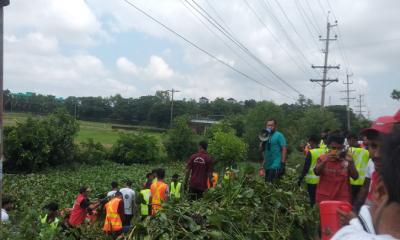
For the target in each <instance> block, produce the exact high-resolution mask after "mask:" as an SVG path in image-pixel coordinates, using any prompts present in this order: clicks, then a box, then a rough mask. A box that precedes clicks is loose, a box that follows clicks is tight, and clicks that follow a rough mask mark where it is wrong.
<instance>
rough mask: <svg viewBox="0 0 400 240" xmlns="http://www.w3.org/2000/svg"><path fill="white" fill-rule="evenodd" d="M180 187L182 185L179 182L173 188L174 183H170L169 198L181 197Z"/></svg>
mask: <svg viewBox="0 0 400 240" xmlns="http://www.w3.org/2000/svg"><path fill="white" fill-rule="evenodd" d="M181 186H182V183H180V182H178V183H177V184H176V186H175V183H174V182H172V183H171V190H170V191H171V192H170V194H169V195H170V196H171V197H173V198H180V197H181Z"/></svg>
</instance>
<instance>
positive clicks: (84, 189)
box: [79, 186, 88, 193]
mask: <svg viewBox="0 0 400 240" xmlns="http://www.w3.org/2000/svg"><path fill="white" fill-rule="evenodd" d="M87 189H88V187H86V186H82V187H81V188H79V193H84V192H86V191H87Z"/></svg>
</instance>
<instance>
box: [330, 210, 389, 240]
mask: <svg viewBox="0 0 400 240" xmlns="http://www.w3.org/2000/svg"><path fill="white" fill-rule="evenodd" d="M359 217H360V219H359V218H353V219H351V220H350V224H349V225H347V226H345V227H343V228H341V229H340V230H339V231H338V232H337V233H336V234H335V235H334V236H333V238H332V239H331V240H360V239H361V240H395V238H393V237H392V236H390V235H376V233H375V228H374V225H373V223H372V217H371V213H370V212H369V207H368V206H365V205H364V206H362V207H361V210H360V215H359ZM360 220H361V221H362V222H363V223H364V226H365V227H366V229H367V230H368V232H366V231H365V230H364V228H363V225H362V224H361V221H360Z"/></svg>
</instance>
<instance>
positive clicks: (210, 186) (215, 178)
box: [207, 172, 218, 188]
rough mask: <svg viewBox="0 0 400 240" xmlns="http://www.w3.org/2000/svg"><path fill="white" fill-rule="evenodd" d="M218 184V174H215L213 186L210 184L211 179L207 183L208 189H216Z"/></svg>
mask: <svg viewBox="0 0 400 240" xmlns="http://www.w3.org/2000/svg"><path fill="white" fill-rule="evenodd" d="M217 182H218V173H216V172H213V182H212V184H210V179H208V181H207V187H208V188H212V187H213V188H214V187H215V186H217Z"/></svg>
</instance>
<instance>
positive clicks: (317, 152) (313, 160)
mask: <svg viewBox="0 0 400 240" xmlns="http://www.w3.org/2000/svg"><path fill="white" fill-rule="evenodd" d="M319 142H320V139H319V138H318V136H317V135H311V136H310V137H309V138H308V145H309V151H308V153H307V155H306V158H305V162H304V167H303V171H302V173H301V175H300V177H299V181H298V185H301V182H302V181H303V179H304V178H305V182H306V183H307V191H308V196H309V198H310V205H311V206H314V204H315V194H316V190H317V184H318V182H319V177H318V176H316V175H315V173H314V168H315V166H316V165H317V159H318V158H319V157H320V156H321V155H322V154H324V153H325V152H326V151H325V149H323V148H319Z"/></svg>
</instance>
